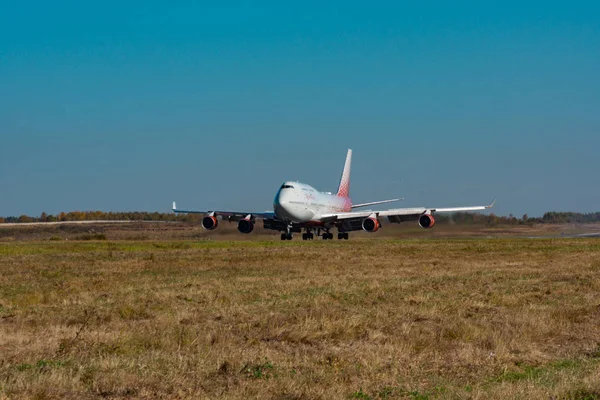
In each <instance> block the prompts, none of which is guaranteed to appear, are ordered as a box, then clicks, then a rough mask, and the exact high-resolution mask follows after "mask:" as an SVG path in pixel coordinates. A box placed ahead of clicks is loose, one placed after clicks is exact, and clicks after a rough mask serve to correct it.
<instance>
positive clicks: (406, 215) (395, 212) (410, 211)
mask: <svg viewBox="0 0 600 400" xmlns="http://www.w3.org/2000/svg"><path fill="white" fill-rule="evenodd" d="M495 203H496V200H494V201H493V202H492V204H490V205H487V206H473V207H451V208H425V207H416V208H396V209H391V210H385V211H351V212H341V213H329V214H323V215H322V216H321V220H322V221H323V222H334V221H343V220H352V219H363V218H367V217H371V216H375V217H388V219H389V220H390V221H391V222H400V221H411V220H417V219H419V217H420V216H421V215H423V214H430V213H431V214H432V213H441V212H464V211H482V210H487V209H490V208H492V207H493V206H494V204H495Z"/></svg>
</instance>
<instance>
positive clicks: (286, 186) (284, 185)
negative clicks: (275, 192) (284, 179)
mask: <svg viewBox="0 0 600 400" xmlns="http://www.w3.org/2000/svg"><path fill="white" fill-rule="evenodd" d="M281 188H282V189H293V188H294V187H293V186H292V185H286V184H285V183H284V184H283V185H281Z"/></svg>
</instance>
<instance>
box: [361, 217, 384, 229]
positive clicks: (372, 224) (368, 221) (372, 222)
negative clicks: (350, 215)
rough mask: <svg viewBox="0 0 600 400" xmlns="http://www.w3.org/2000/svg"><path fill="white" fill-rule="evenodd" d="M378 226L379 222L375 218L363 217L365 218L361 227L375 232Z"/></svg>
mask: <svg viewBox="0 0 600 400" xmlns="http://www.w3.org/2000/svg"><path fill="white" fill-rule="evenodd" d="M380 227H381V224H380V223H379V220H378V219H377V218H372V217H369V218H365V220H364V221H363V223H362V228H363V229H364V230H365V231H367V232H377V231H378V230H379V228H380Z"/></svg>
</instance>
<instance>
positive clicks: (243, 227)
mask: <svg viewBox="0 0 600 400" xmlns="http://www.w3.org/2000/svg"><path fill="white" fill-rule="evenodd" d="M253 230H254V222H252V220H250V219H242V220H240V222H238V231H240V232H241V233H250V232H252V231H253Z"/></svg>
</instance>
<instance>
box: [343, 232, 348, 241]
mask: <svg viewBox="0 0 600 400" xmlns="http://www.w3.org/2000/svg"><path fill="white" fill-rule="evenodd" d="M344 240H348V232H344Z"/></svg>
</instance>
